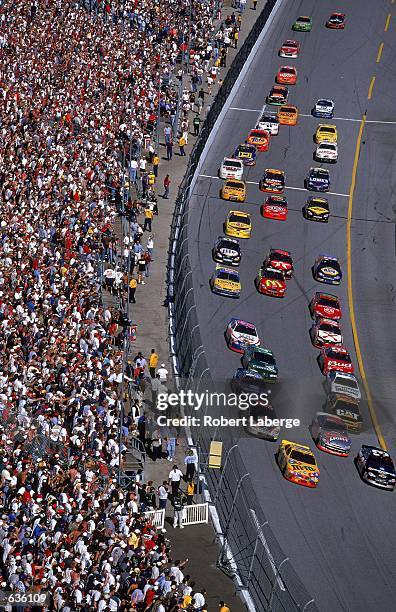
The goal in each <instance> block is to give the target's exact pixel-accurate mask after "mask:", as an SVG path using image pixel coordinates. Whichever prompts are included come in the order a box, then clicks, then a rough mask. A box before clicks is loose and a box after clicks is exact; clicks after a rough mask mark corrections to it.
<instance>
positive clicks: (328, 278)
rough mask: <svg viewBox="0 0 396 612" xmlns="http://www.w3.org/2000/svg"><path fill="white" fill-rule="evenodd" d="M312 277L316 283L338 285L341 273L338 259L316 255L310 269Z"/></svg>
mask: <svg viewBox="0 0 396 612" xmlns="http://www.w3.org/2000/svg"><path fill="white" fill-rule="evenodd" d="M312 275H313V277H314V279H315V280H316V282H318V283H324V284H326V285H339V284H340V283H341V280H342V271H341V266H340V264H339V261H338V259H337V258H336V257H331V256H330V255H318V257H317V258H316V260H315V263H314V265H313V268H312Z"/></svg>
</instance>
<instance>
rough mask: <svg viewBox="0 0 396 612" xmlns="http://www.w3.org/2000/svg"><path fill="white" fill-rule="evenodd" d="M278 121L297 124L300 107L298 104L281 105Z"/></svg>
mask: <svg viewBox="0 0 396 612" xmlns="http://www.w3.org/2000/svg"><path fill="white" fill-rule="evenodd" d="M278 121H279V123H280V124H281V125H297V122H298V108H297V106H291V105H290V104H288V105H287V106H281V107H280V109H279V111H278Z"/></svg>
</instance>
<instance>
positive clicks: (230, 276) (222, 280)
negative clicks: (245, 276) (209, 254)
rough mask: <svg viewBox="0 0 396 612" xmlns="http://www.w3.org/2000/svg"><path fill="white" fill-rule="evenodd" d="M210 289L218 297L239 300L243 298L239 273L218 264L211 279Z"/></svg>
mask: <svg viewBox="0 0 396 612" xmlns="http://www.w3.org/2000/svg"><path fill="white" fill-rule="evenodd" d="M210 287H211V289H212V292H213V293H216V295H222V296H224V297H232V298H239V297H240V296H241V281H240V278H239V272H238V271H237V270H232V269H231V268H225V267H224V266H222V265H220V264H218V265H217V266H216V268H215V271H214V272H213V274H212V278H211V279H210Z"/></svg>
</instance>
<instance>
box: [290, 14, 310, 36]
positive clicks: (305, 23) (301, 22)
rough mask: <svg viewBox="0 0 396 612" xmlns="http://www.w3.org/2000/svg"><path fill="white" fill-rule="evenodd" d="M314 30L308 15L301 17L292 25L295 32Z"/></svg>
mask: <svg viewBox="0 0 396 612" xmlns="http://www.w3.org/2000/svg"><path fill="white" fill-rule="evenodd" d="M311 29H312V19H311V17H308V16H307V15H300V17H297V19H296V21H295V22H294V23H293V25H292V30H294V32H310V31H311Z"/></svg>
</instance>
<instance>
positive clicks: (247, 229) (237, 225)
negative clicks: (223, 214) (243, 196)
mask: <svg viewBox="0 0 396 612" xmlns="http://www.w3.org/2000/svg"><path fill="white" fill-rule="evenodd" d="M224 233H225V234H226V235H227V236H233V237H234V238H250V234H251V233H252V223H251V221H250V215H249V213H245V212H242V211H241V210H230V212H229V213H228V215H227V218H226V220H225V223H224Z"/></svg>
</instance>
